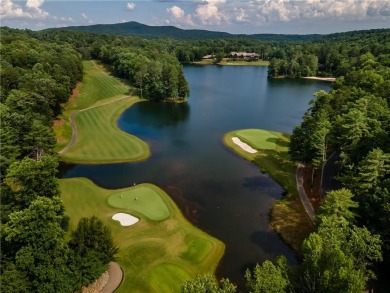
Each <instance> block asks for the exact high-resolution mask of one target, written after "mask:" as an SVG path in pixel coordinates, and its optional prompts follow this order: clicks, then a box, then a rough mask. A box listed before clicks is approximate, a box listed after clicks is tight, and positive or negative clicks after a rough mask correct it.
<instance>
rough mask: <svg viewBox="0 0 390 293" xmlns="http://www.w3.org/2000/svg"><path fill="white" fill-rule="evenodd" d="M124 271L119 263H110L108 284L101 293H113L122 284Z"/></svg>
mask: <svg viewBox="0 0 390 293" xmlns="http://www.w3.org/2000/svg"><path fill="white" fill-rule="evenodd" d="M122 279H123V271H122V269H121V267H120V266H119V264H118V263H116V262H110V265H109V268H108V282H107V284H106V285H105V286H104V287H103V288H102V289H101V290H100V292H99V293H112V292H114V291H115V290H116V289H117V288H118V287H119V285H120V284H121V283H122Z"/></svg>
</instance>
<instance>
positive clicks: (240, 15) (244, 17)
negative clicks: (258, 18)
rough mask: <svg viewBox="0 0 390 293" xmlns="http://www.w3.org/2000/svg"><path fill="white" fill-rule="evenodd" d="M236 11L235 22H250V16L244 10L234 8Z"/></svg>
mask: <svg viewBox="0 0 390 293" xmlns="http://www.w3.org/2000/svg"><path fill="white" fill-rule="evenodd" d="M234 11H235V20H236V21H237V22H248V21H249V19H248V14H247V13H246V12H245V10H244V9H243V8H234Z"/></svg>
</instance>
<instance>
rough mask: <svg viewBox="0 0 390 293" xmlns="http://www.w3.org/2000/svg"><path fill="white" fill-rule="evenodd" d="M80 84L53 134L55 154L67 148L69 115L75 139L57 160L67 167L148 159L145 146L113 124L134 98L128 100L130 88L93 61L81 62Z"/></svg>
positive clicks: (69, 139)
mask: <svg viewBox="0 0 390 293" xmlns="http://www.w3.org/2000/svg"><path fill="white" fill-rule="evenodd" d="M83 65H84V79H83V82H82V83H81V84H80V85H79V87H78V88H76V90H75V92H74V93H73V95H72V97H71V98H70V100H69V102H68V103H67V104H66V105H65V111H64V113H63V115H62V117H61V120H59V121H57V122H56V123H55V126H54V131H55V133H56V136H57V142H58V143H57V146H56V149H55V150H56V151H59V150H61V149H62V148H64V147H65V146H66V145H68V144H69V142H70V141H71V137H72V129H71V125H70V123H69V117H70V116H71V115H72V114H73V115H74V118H75V124H76V126H77V136H76V140H75V141H74V144H73V145H72V147H70V148H69V149H68V150H67V151H66V152H64V153H63V154H61V160H63V161H66V162H71V163H84V164H103V163H115V162H130V161H138V160H143V159H145V158H147V157H148V156H149V155H150V151H149V147H148V145H147V144H146V143H145V142H144V141H142V140H140V139H138V138H137V137H135V136H132V135H129V134H127V133H125V132H123V131H121V130H120V129H119V128H118V127H117V123H116V122H117V120H118V118H119V116H120V115H121V113H122V112H123V111H124V110H126V109H127V108H129V107H130V106H131V105H133V104H134V103H137V102H139V101H140V99H139V98H138V97H135V96H132V97H129V96H128V94H129V93H130V90H131V88H130V87H129V86H128V85H126V84H124V83H123V82H122V81H121V80H119V79H117V78H114V77H113V76H111V75H109V74H108V73H107V72H106V71H105V69H104V68H103V67H102V66H100V65H98V64H97V63H95V62H94V61H85V62H84V63H83Z"/></svg>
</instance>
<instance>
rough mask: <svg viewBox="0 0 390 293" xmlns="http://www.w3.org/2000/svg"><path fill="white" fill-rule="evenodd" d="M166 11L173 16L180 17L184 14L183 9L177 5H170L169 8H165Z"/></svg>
mask: <svg viewBox="0 0 390 293" xmlns="http://www.w3.org/2000/svg"><path fill="white" fill-rule="evenodd" d="M167 11H168V13H169V14H170V15H172V16H173V17H174V18H181V17H183V16H184V14H185V13H184V10H183V9H181V8H180V7H178V6H172V7H171V8H168V9H167Z"/></svg>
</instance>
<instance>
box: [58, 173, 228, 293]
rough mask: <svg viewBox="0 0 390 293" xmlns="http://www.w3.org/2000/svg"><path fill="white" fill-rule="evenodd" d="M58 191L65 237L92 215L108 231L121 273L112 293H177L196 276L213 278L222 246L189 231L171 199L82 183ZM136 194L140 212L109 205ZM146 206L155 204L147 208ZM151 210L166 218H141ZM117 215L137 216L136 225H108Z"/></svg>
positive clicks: (149, 189)
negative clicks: (65, 218)
mask: <svg viewBox="0 0 390 293" xmlns="http://www.w3.org/2000/svg"><path fill="white" fill-rule="evenodd" d="M60 185H61V191H62V200H63V202H64V205H65V213H66V214H67V215H68V216H69V217H70V229H69V233H70V231H71V230H74V229H75V228H76V226H77V223H78V221H79V219H80V218H81V217H90V216H93V215H96V216H97V217H99V218H100V219H101V220H102V221H103V222H104V223H105V224H106V225H108V226H109V227H110V228H111V230H112V233H113V236H114V240H115V241H116V243H118V245H119V246H120V251H119V253H118V256H117V257H118V262H119V264H120V266H121V268H122V269H123V271H124V278H123V282H122V284H121V285H120V287H119V288H118V289H117V290H116V291H115V292H180V285H181V284H182V283H183V282H184V281H186V280H189V279H192V278H194V277H195V276H196V275H197V274H204V273H214V271H215V269H216V267H217V265H218V262H219V261H220V259H221V257H222V255H223V253H224V244H223V243H222V242H220V241H219V240H217V239H215V238H213V237H211V236H209V235H207V234H206V233H204V232H203V231H201V230H199V229H198V228H196V227H194V226H193V225H191V224H190V223H189V222H188V221H187V220H186V219H185V218H184V216H183V215H182V213H181V212H180V210H179V209H178V207H177V206H176V205H175V204H174V202H173V201H172V200H171V199H170V197H169V196H168V195H167V194H166V193H165V192H163V191H162V190H161V189H160V188H158V187H157V186H155V185H152V184H140V185H137V186H134V187H129V188H124V189H118V190H108V189H103V188H100V187H98V186H96V185H95V184H94V183H92V182H91V181H89V180H88V179H85V178H72V179H62V180H60ZM142 189H143V190H142ZM136 193H137V194H138V196H136V197H138V199H140V198H141V197H142V196H144V195H145V194H148V195H149V198H145V199H144V200H145V202H144V203H143V205H142V207H141V208H139V207H137V206H132V205H124V207H123V208H115V207H112V206H111V205H110V204H109V201H112V200H113V199H115V197H116V196H119V199H120V196H121V195H122V198H124V196H125V195H128V196H129V198H128V199H127V200H131V197H132V198H133V200H134V197H133V196H135V194H136ZM110 199H111V200H110ZM138 199H137V200H138ZM116 200H118V198H117V199H116ZM148 200H149V201H156V200H157V201H159V203H157V204H155V203H152V202H150V203H147V202H146V201H148ZM156 206H157V208H158V209H162V210H164V209H165V208H166V211H167V212H168V215H167V216H166V217H164V219H162V220H161V219H160V220H158V221H154V220H151V219H150V218H149V217H148V216H146V214H147V213H148V212H149V211H147V209H148V207H152V208H153V207H154V208H156ZM164 207H165V208H164ZM118 212H124V213H128V214H131V215H133V216H136V217H138V218H140V221H139V222H138V223H136V224H134V225H132V226H127V227H123V226H121V225H120V224H119V222H118V221H114V220H112V219H111V217H112V216H113V215H114V214H115V213H118ZM152 214H153V212H152ZM68 235H69V234H68Z"/></svg>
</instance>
